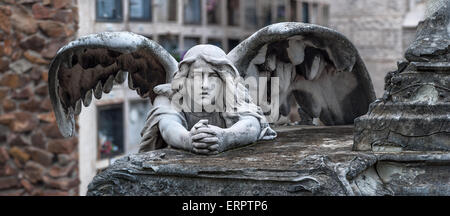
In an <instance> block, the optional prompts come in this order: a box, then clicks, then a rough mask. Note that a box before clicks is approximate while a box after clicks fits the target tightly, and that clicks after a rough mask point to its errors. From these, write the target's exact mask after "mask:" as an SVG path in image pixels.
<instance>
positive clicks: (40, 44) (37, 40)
mask: <svg viewBox="0 0 450 216" xmlns="http://www.w3.org/2000/svg"><path fill="white" fill-rule="evenodd" d="M20 47H22V48H23V49H31V50H34V51H37V52H40V51H41V50H42V49H43V48H44V47H45V40H44V39H43V38H41V37H39V36H37V35H33V36H31V37H29V38H26V39H24V40H23V41H21V42H20Z"/></svg>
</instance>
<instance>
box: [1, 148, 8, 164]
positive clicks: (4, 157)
mask: <svg viewBox="0 0 450 216" xmlns="http://www.w3.org/2000/svg"><path fill="white" fill-rule="evenodd" d="M8 160H9V155H8V151H7V150H6V149H5V147H0V164H3V163H5V162H6V161H8Z"/></svg>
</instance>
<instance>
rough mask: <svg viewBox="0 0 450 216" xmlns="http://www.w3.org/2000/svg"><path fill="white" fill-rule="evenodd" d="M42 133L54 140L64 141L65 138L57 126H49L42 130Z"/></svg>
mask: <svg viewBox="0 0 450 216" xmlns="http://www.w3.org/2000/svg"><path fill="white" fill-rule="evenodd" d="M42 131H43V132H44V134H45V135H46V136H47V137H48V138H52V139H63V138H64V137H63V136H62V135H61V132H59V129H58V126H57V125H56V124H48V125H46V126H44V127H43V128H42Z"/></svg>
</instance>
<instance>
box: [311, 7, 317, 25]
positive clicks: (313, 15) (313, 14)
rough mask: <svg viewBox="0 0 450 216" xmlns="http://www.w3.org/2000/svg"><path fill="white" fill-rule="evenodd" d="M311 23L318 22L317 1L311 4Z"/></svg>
mask: <svg viewBox="0 0 450 216" xmlns="http://www.w3.org/2000/svg"><path fill="white" fill-rule="evenodd" d="M311 23H315V24H318V23H319V5H318V4H317V3H313V4H312V11H311Z"/></svg>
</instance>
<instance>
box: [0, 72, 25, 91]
mask: <svg viewBox="0 0 450 216" xmlns="http://www.w3.org/2000/svg"><path fill="white" fill-rule="evenodd" d="M0 85H1V86H7V87H10V88H18V87H20V86H22V85H23V83H22V80H21V79H20V76H19V75H17V74H5V75H4V76H3V77H2V78H1V79H0Z"/></svg>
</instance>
